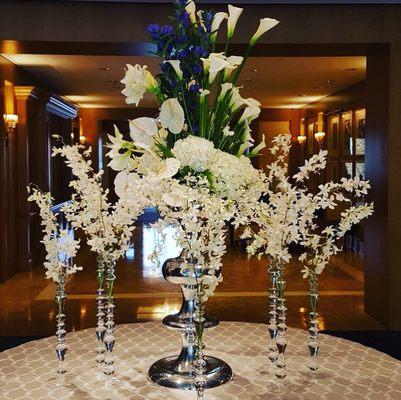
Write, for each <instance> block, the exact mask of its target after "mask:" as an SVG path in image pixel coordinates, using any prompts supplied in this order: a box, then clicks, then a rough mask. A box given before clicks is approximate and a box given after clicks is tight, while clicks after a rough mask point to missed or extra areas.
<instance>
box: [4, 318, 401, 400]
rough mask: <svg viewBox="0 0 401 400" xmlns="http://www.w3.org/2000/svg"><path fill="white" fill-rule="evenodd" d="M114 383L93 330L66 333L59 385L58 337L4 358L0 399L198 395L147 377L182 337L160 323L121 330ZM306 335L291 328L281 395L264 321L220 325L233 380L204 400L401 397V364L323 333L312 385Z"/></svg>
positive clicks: (134, 399)
mask: <svg viewBox="0 0 401 400" xmlns="http://www.w3.org/2000/svg"><path fill="white" fill-rule="evenodd" d="M116 338H117V341H116V346H115V355H116V375H115V377H116V378H118V379H119V381H116V382H110V381H108V382H107V379H106V377H105V376H103V374H102V373H101V372H100V370H99V368H98V366H97V365H96V363H95V361H94V354H95V348H96V343H95V335H94V330H93V329H88V330H84V331H79V332H74V333H70V334H68V335H67V341H68V345H69V348H70V349H69V351H68V353H67V364H68V370H69V371H68V373H67V375H66V376H65V379H66V380H65V382H64V384H63V385H61V386H57V378H56V379H55V378H54V376H55V372H54V369H55V367H56V359H55V358H56V355H55V351H54V346H55V338H54V337H53V338H47V339H43V340H38V341H34V342H30V343H27V344H24V345H22V346H19V347H16V348H14V349H11V350H8V351H5V352H3V353H1V354H0V393H1V395H0V399H1V400H64V399H70V400H94V399H96V400H97V399H99V400H120V399H121V400H123V399H126V400H128V399H129V400H141V399H154V400H175V399H193V400H195V398H196V396H195V394H194V393H192V392H181V391H177V390H172V389H165V388H161V387H158V386H156V385H154V384H152V383H150V382H149V381H148V380H147V377H146V375H147V371H148V368H149V366H150V365H151V364H152V363H153V362H154V361H156V360H158V359H159V358H161V357H165V356H168V355H172V354H175V353H177V351H178V349H179V346H180V339H179V335H178V333H176V332H174V331H170V330H168V329H166V328H165V327H163V326H162V325H161V324H160V323H144V324H130V325H119V326H117V327H116ZM306 339H307V336H306V332H304V331H301V330H298V329H289V330H288V340H289V346H288V349H287V354H288V377H287V379H286V381H285V384H284V388H282V389H280V390H281V392H277V386H276V380H275V378H274V375H273V373H272V369H271V365H270V363H269V361H268V360H267V357H266V347H267V329H266V326H264V325H261V324H249V323H239V322H229V323H227V322H226V323H221V324H220V326H219V327H217V328H216V329H214V330H212V331H209V332H208V333H207V335H206V346H207V347H206V348H207V353H208V354H211V355H215V356H217V357H220V358H222V359H224V360H225V361H227V362H228V363H229V364H230V365H231V367H232V368H233V370H234V373H235V377H234V379H233V381H232V382H230V383H228V384H226V385H224V386H221V387H219V388H215V389H211V390H208V391H207V393H206V397H205V399H206V400H257V399H263V400H264V399H266V400H272V399H286V400H287V399H288V400H291V399H307V400H315V399H316V400H318V399H319V400H321V399H327V400H339V399H349V400H359V399H366V400H376V399H377V400H379V399H398V400H400V399H401V362H399V361H397V360H395V359H393V358H391V357H389V356H387V355H385V354H382V353H379V352H377V351H375V350H372V349H370V348H367V347H364V346H362V345H359V344H356V343H352V342H349V341H346V340H342V339H338V338H334V337H330V336H326V335H321V357H320V371H319V373H318V374H317V376H316V379H315V380H314V379H313V378H311V375H310V374H309V372H308V370H307V367H306V362H307V352H308V350H307V347H306Z"/></svg>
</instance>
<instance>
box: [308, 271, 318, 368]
mask: <svg viewBox="0 0 401 400" xmlns="http://www.w3.org/2000/svg"><path fill="white" fill-rule="evenodd" d="M318 301H319V282H318V275H317V274H316V272H315V271H312V272H311V273H310V275H309V303H310V312H309V341H308V348H309V365H308V367H309V370H310V371H311V372H316V371H317V370H318V369H319V364H318V355H319V322H318V312H317V305H318Z"/></svg>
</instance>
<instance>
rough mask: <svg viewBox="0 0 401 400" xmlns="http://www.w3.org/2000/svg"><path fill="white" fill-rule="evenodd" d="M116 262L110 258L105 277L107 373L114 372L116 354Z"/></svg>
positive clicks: (105, 371)
mask: <svg viewBox="0 0 401 400" xmlns="http://www.w3.org/2000/svg"><path fill="white" fill-rule="evenodd" d="M114 267H115V262H114V261H113V260H110V259H108V260H107V265H106V277H105V284H106V306H105V307H106V322H105V326H106V333H105V336H104V339H103V341H104V345H105V348H106V353H105V358H104V367H103V372H104V373H105V374H106V375H113V374H114V355H113V348H114V344H115V337H114V325H115V323H114V308H115V304H114V294H113V288H114V281H115V279H116V276H115V273H114Z"/></svg>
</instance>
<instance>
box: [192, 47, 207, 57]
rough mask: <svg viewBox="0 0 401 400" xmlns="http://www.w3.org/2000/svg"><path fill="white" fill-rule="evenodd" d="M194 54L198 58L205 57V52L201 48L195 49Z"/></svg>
mask: <svg viewBox="0 0 401 400" xmlns="http://www.w3.org/2000/svg"><path fill="white" fill-rule="evenodd" d="M194 53H195V54H196V55H197V56H198V57H203V56H204V55H205V50H204V49H203V48H202V47H201V46H195V47H194Z"/></svg>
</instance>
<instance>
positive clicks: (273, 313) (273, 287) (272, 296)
mask: <svg viewBox="0 0 401 400" xmlns="http://www.w3.org/2000/svg"><path fill="white" fill-rule="evenodd" d="M268 271H269V281H270V288H269V324H268V330H269V336H270V343H269V354H268V358H269V360H270V361H271V362H272V363H273V364H274V363H275V362H276V360H277V357H278V352H277V345H276V338H277V300H278V298H277V277H278V271H277V267H276V263H275V260H274V259H273V258H270V262H269V269H268Z"/></svg>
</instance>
